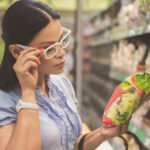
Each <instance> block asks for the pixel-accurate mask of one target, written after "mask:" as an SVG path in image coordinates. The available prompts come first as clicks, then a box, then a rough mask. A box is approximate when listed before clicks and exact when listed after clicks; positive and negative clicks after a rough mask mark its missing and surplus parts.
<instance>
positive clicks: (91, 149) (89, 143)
mask: <svg viewBox="0 0 150 150" xmlns="http://www.w3.org/2000/svg"><path fill="white" fill-rule="evenodd" d="M101 130H102V128H98V129H96V130H94V131H92V132H90V133H88V135H87V136H86V137H85V140H84V144H83V150H95V148H96V147H98V146H99V145H100V144H101V143H102V142H103V141H104V140H106V139H105V138H104V136H103V135H102V132H101ZM81 138H82V137H81ZM81 138H79V140H78V144H79V142H80V139H81ZM78 144H77V148H76V150H78Z"/></svg>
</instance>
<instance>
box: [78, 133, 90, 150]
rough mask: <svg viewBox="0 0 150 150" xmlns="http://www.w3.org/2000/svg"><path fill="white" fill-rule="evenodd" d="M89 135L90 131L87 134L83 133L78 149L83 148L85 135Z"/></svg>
mask: <svg viewBox="0 0 150 150" xmlns="http://www.w3.org/2000/svg"><path fill="white" fill-rule="evenodd" d="M87 135H88V133H87V134H85V135H83V136H82V138H81V139H80V142H79V145H78V150H83V144H84V140H85V137H86V136H87Z"/></svg>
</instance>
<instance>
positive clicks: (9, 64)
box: [0, 0, 60, 91]
mask: <svg viewBox="0 0 150 150" xmlns="http://www.w3.org/2000/svg"><path fill="white" fill-rule="evenodd" d="M43 11H44V12H43ZM48 15H49V16H51V18H52V19H54V20H56V19H60V15H59V14H58V13H57V12H56V11H54V10H52V9H51V8H49V7H48V6H47V5H46V4H43V3H41V2H37V1H33V0H20V1H17V2H16V3H14V4H12V5H11V6H10V7H9V8H8V9H7V11H6V12H5V15H4V16H3V20H2V38H3V40H4V42H5V52H4V57H3V61H2V64H1V66H0V89H2V90H5V91H9V90H11V89H13V88H14V87H15V86H16V85H17V84H18V83H19V82H18V79H17V77H16V74H15V72H14V70H13V65H14V64H15V62H16V59H15V58H13V56H12V55H11V53H10V51H9V45H10V44H17V43H18V44H23V45H28V44H29V43H30V42H31V41H32V40H33V38H34V37H35V35H36V34H37V33H38V32H39V31H40V30H41V29H43V28H44V27H46V25H48V24H49V23H50V17H49V16H48Z"/></svg>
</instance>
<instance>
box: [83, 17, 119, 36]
mask: <svg viewBox="0 0 150 150" xmlns="http://www.w3.org/2000/svg"><path fill="white" fill-rule="evenodd" d="M117 24H118V22H117V20H115V21H114V22H113V23H111V24H109V25H106V27H104V28H100V29H96V30H95V31H93V32H92V33H91V34H89V35H85V37H86V38H90V37H93V36H98V35H100V34H102V33H103V32H105V31H106V30H110V29H111V28H112V27H114V26H115V25H117Z"/></svg>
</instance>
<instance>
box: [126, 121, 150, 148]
mask: <svg viewBox="0 0 150 150" xmlns="http://www.w3.org/2000/svg"><path fill="white" fill-rule="evenodd" d="M128 129H129V131H131V132H132V133H134V134H135V135H136V136H137V137H138V138H139V140H140V141H141V142H142V143H143V144H144V145H145V146H146V147H147V148H148V149H149V150H150V137H148V136H147V135H145V133H144V132H143V131H141V130H140V129H139V128H137V127H136V126H135V125H134V124H133V123H130V124H129V128H128Z"/></svg>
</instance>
